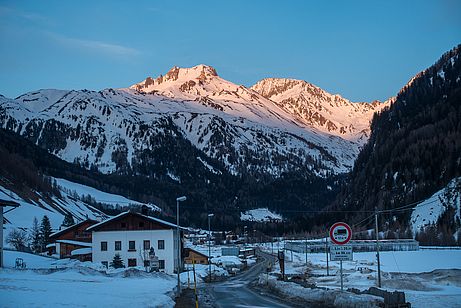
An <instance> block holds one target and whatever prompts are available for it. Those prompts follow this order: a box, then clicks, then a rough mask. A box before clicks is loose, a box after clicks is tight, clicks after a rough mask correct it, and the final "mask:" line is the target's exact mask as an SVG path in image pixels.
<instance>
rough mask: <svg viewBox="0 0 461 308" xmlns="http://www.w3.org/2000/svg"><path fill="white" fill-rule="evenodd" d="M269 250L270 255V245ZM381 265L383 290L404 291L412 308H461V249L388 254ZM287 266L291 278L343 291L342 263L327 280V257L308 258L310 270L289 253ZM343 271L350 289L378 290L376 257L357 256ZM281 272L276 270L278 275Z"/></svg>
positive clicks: (336, 264) (301, 259)
mask: <svg viewBox="0 0 461 308" xmlns="http://www.w3.org/2000/svg"><path fill="white" fill-rule="evenodd" d="M275 246H276V248H278V245H275ZM281 247H283V246H281ZM276 248H274V249H276ZM265 249H266V251H268V252H270V251H271V246H270V244H266V245H265ZM275 251H276V250H275ZM380 261H381V272H382V287H383V288H385V289H387V290H389V291H394V290H398V291H404V292H405V295H406V300H407V301H409V302H411V303H412V307H428V306H432V307H461V250H460V249H421V250H419V251H394V252H392V251H385V252H381V253H380ZM285 262H286V263H285V264H286V270H285V272H286V273H287V274H288V275H294V274H306V276H305V277H306V279H307V281H308V282H311V283H315V284H316V285H317V286H319V287H326V288H330V289H339V288H340V275H339V262H333V261H330V262H329V268H330V276H326V270H327V268H326V266H327V262H326V255H325V253H309V254H307V266H306V255H305V254H303V253H291V251H287V252H286V255H285ZM343 270H344V287H345V288H346V289H347V288H357V289H360V290H365V289H368V288H369V287H371V286H376V281H377V264H376V253H375V252H360V253H354V261H344V262H343ZM279 271H280V269H279V267H278V266H276V267H275V268H274V272H279Z"/></svg>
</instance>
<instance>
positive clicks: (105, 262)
mask: <svg viewBox="0 0 461 308" xmlns="http://www.w3.org/2000/svg"><path fill="white" fill-rule="evenodd" d="M101 264H102V265H103V266H105V267H106V268H108V267H109V262H108V261H101Z"/></svg>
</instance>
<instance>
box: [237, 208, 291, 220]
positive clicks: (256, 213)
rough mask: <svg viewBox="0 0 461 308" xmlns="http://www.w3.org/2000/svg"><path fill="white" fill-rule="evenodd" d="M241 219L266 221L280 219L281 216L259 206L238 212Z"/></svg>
mask: <svg viewBox="0 0 461 308" xmlns="http://www.w3.org/2000/svg"><path fill="white" fill-rule="evenodd" d="M240 220H241V221H256V222H266V221H282V220H283V218H282V216H280V215H278V214H275V213H273V212H271V211H269V209H267V208H259V209H253V210H249V211H246V212H243V213H240Z"/></svg>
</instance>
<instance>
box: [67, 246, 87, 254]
mask: <svg viewBox="0 0 461 308" xmlns="http://www.w3.org/2000/svg"><path fill="white" fill-rule="evenodd" d="M90 253H91V247H88V248H79V249H75V250H72V251H71V252H70V255H71V256H80V255H88V254H90Z"/></svg>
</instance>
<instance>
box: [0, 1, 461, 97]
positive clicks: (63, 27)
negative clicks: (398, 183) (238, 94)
mask: <svg viewBox="0 0 461 308" xmlns="http://www.w3.org/2000/svg"><path fill="white" fill-rule="evenodd" d="M459 12H461V1H456V0H440V1H436V0H434V1H424V0H420V1H392V0H390V1H369V0H368V1H269V0H265V1H264V0H254V1H153V0H151V1H46V0H43V1H32V0H31V1H4V0H3V1H0V38H1V43H0V94H3V95H5V96H7V97H16V96H18V95H20V94H22V93H24V92H27V91H32V90H36V89H40V88H58V89H91V90H100V89H103V88H108V87H114V88H119V87H127V86H129V85H131V84H133V83H135V82H139V81H141V80H143V79H144V78H145V77H147V76H154V77H155V76H157V75H159V74H164V73H165V72H167V71H168V70H169V69H170V68H171V67H172V66H174V65H177V66H182V67H189V66H194V65H197V64H201V63H203V64H208V65H211V66H213V67H215V68H216V70H217V71H218V74H219V75H220V76H221V77H223V78H225V79H228V80H230V81H232V82H235V83H237V84H244V85H246V86H250V85H252V84H254V83H255V82H256V81H258V80H260V79H262V78H265V77H288V78H296V79H304V80H306V81H309V82H311V83H313V84H315V85H317V86H319V87H321V88H323V89H325V90H327V91H328V92H331V93H339V94H341V95H342V96H344V97H346V98H348V99H351V100H353V101H371V100H374V99H380V100H385V99H387V98H388V97H390V96H393V95H395V94H396V93H397V91H398V90H399V89H400V88H401V87H402V86H403V85H404V84H405V83H406V82H407V81H408V80H409V79H410V78H411V77H412V76H413V75H415V74H416V73H418V72H419V71H421V70H423V69H424V68H426V67H428V66H430V65H431V64H433V63H434V62H435V61H436V60H437V59H438V58H439V57H440V56H441V55H442V53H444V52H445V51H448V50H449V49H451V48H452V47H454V46H455V45H457V44H459V43H461V18H460V14H459Z"/></svg>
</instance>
